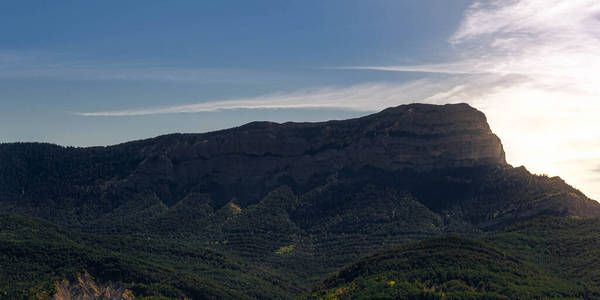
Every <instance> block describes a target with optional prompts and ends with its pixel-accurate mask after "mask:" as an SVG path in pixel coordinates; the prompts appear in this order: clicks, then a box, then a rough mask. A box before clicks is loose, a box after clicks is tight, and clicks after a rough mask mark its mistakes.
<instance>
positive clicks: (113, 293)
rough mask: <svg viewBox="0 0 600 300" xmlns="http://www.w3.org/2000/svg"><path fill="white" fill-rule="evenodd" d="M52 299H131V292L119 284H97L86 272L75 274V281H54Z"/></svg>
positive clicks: (132, 297)
mask: <svg viewBox="0 0 600 300" xmlns="http://www.w3.org/2000/svg"><path fill="white" fill-rule="evenodd" d="M52 299H54V300H133V299H134V296H133V293H132V292H131V291H130V290H128V289H126V288H124V287H123V286H122V285H120V284H116V283H110V282H109V283H107V284H98V283H96V282H95V281H94V279H93V278H92V276H91V275H90V274H89V273H88V272H84V273H82V274H79V275H78V276H77V281H75V282H69V281H68V280H62V281H60V282H57V283H56V293H55V294H54V297H53V298H52Z"/></svg>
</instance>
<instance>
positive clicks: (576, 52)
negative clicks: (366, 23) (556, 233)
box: [354, 0, 600, 199]
mask: <svg viewBox="0 0 600 300" xmlns="http://www.w3.org/2000/svg"><path fill="white" fill-rule="evenodd" d="M449 44H450V45H451V46H452V47H453V48H454V49H455V50H456V52H457V53H458V54H457V56H456V58H455V59H454V61H451V62H446V63H440V64H424V65H416V66H367V67H364V66H363V67H355V68H354V69H368V70H381V71H399V72H428V73H444V74H454V75H455V77H452V78H451V79H452V80H455V81H459V82H460V84H459V85H457V87H460V88H456V87H454V88H453V89H450V90H448V91H447V92H446V93H442V94H441V97H437V98H438V100H442V101H443V100H444V99H449V98H450V99H452V98H459V99H462V100H463V101H465V102H468V103H471V104H472V105H474V106H476V107H478V108H480V109H482V110H484V111H485V112H486V115H487V116H488V119H489V120H490V123H491V125H492V127H493V128H494V129H495V131H496V132H497V133H499V135H500V136H501V137H502V140H503V143H504V145H505V148H507V155H508V157H507V158H508V160H509V161H510V162H512V163H515V164H525V165H527V166H528V167H529V168H530V169H532V170H533V171H535V172H538V173H548V174H554V175H561V176H562V177H565V178H567V180H568V181H569V182H571V183H574V184H575V185H576V186H578V187H580V188H582V189H583V190H584V192H586V193H588V194H589V195H591V196H592V197H594V198H596V199H600V184H599V183H600V182H598V177H597V172H594V171H593V167H592V166H595V165H597V161H598V160H600V146H599V145H598V144H597V143H596V141H597V140H598V137H600V126H598V125H597V116H598V115H600V101H599V96H600V77H598V76H597V74H600V2H598V1H597V0H572V1H562V0H511V1H506V0H502V1H498V0H496V1H489V2H485V3H484V2H475V3H474V4H473V5H471V7H470V8H469V9H468V10H467V11H466V12H465V15H464V18H463V20H462V22H461V24H460V26H459V28H458V30H457V31H456V32H455V33H454V34H453V35H452V36H451V37H450V38H449ZM484 77H487V78H488V81H489V82H491V84H487V85H480V83H481V80H482V79H481V78H484ZM458 78H462V80H461V79H458ZM501 78H505V79H508V80H501ZM509 78H510V79H509ZM494 82H497V83H499V84H498V85H495V84H494ZM478 86H479V87H478ZM473 92H476V93H473ZM429 100H431V98H429Z"/></svg>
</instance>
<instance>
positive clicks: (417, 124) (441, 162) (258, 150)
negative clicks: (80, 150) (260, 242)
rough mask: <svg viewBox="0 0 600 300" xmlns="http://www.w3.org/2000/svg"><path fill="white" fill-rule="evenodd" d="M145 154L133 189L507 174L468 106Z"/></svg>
mask: <svg viewBox="0 0 600 300" xmlns="http://www.w3.org/2000/svg"><path fill="white" fill-rule="evenodd" d="M152 141H153V142H152V143H151V144H148V145H147V146H144V147H143V150H142V152H143V153H146V159H145V160H144V161H143V162H142V163H141V164H140V165H139V166H138V168H137V169H136V170H135V172H134V174H133V176H132V177H130V180H131V181H130V182H129V183H130V184H134V183H135V184H136V188H137V189H147V188H151V187H153V186H154V187H155V186H161V185H162V186H166V185H168V186H178V187H180V188H182V189H185V188H184V186H186V187H187V188H192V187H190V185H194V182H198V181H199V180H201V181H203V182H205V183H214V184H216V185H219V186H224V187H226V186H230V187H231V186H238V187H240V188H241V189H242V190H246V187H256V186H261V185H267V186H276V185H277V184H278V183H282V182H283V183H288V184H289V183H292V184H293V185H303V184H305V183H306V182H308V181H309V180H310V179H311V178H313V177H314V176H315V174H321V173H331V172H335V171H336V170H342V169H351V170H358V169H361V168H363V167H374V168H380V169H383V170H387V171H397V170H402V169H412V170H414V171H418V172H419V171H430V170H432V169H444V168H460V167H477V166H500V167H502V166H507V164H506V161H505V157H504V150H503V148H502V144H501V142H500V140H499V139H498V137H497V136H496V135H494V134H493V133H492V131H491V130H490V128H489V126H488V124H487V122H486V118H485V116H484V114H483V113H481V112H479V111H477V110H475V109H474V108H472V107H470V106H468V105H467V104H451V105H443V106H438V105H426V104H410V105H402V106H398V107H394V108H389V109H386V110H384V111H382V112H380V113H377V114H373V115H370V116H366V117H363V118H357V119H351V120H344V121H329V122H322V123H284V124H277V123H270V122H254V123H250V124H247V125H244V126H241V127H238V128H233V129H228V130H223V131H217V132H211V133H206V134H195V135H170V136H163V137H159V138H157V139H154V140H152Z"/></svg>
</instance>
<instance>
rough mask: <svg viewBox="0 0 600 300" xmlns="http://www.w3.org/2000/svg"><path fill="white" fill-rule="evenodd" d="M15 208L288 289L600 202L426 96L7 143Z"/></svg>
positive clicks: (5, 189)
mask: <svg viewBox="0 0 600 300" xmlns="http://www.w3.org/2000/svg"><path fill="white" fill-rule="evenodd" d="M0 213H6V214H13V215H20V216H24V217H36V218H42V219H45V220H47V221H50V222H52V223H56V224H58V225H60V226H63V227H65V228H68V230H71V231H72V232H84V233H85V234H96V235H102V236H103V237H102V239H104V238H109V239H110V238H115V239H120V237H122V236H129V237H132V238H136V239H138V241H143V240H144V239H146V240H148V239H149V240H148V241H149V242H148V243H153V242H157V243H159V242H160V243H168V244H169V243H176V244H178V245H185V246H186V247H190V248H192V249H197V251H214V252H215V253H220V255H224V256H225V257H228V258H230V259H232V260H235V261H238V262H243V264H245V265H246V266H247V267H243V268H242V269H243V270H244V272H250V273H252V274H254V275H252V276H255V277H257V278H258V279H260V280H262V279H264V278H265V277H264V276H267V275H264V276H263V275H256V274H255V273H253V272H254V271H251V270H250V269H248V268H257V269H254V270H261V272H265V274H268V276H273V277H274V278H280V279H281V280H283V281H285V284H283V285H284V286H285V285H287V286H289V287H290V288H283V287H282V288H281V289H282V293H281V294H277V295H286V296H289V295H299V294H301V293H302V292H303V291H308V290H309V289H310V288H311V287H313V286H314V284H316V283H318V282H319V281H320V280H322V279H323V278H325V277H326V276H327V275H328V274H330V273H331V272H334V271H336V270H339V268H341V267H343V266H345V265H347V264H350V263H352V262H354V261H356V260H357V259H359V258H360V257H363V256H365V255H369V254H372V253H375V252H377V251H380V250H383V249H386V248H389V247H392V246H396V245H400V244H402V243H404V242H407V241H414V240H424V239H428V238H434V237H439V236H443V235H448V234H460V235H463V236H467V237H480V236H482V235H484V234H486V233H487V232H490V231H493V230H498V229H502V228H504V227H506V226H510V225H511V224H515V223H518V222H522V221H527V220H530V219H532V218H535V217H538V216H543V215H552V216H578V217H585V218H589V217H598V216H600V205H599V204H598V203H597V202H595V201H593V200H590V199H588V198H587V197H586V196H585V195H583V194H582V193H581V192H579V191H577V190H576V189H574V188H572V187H571V186H569V185H568V184H566V183H565V182H564V181H562V180H561V179H560V178H558V177H552V178H549V177H546V176H537V175H532V174H530V173H529V172H528V171H527V170H526V169H525V168H524V167H519V168H513V167H512V166H510V165H508V164H507V163H506V161H505V159H504V150H503V149H502V145H501V143H500V140H499V139H498V137H496V136H495V135H494V134H493V133H492V132H491V130H490V128H489V126H488V124H487V122H486V119H485V116H484V115H483V114H482V113H481V112H479V111H477V110H475V109H473V108H472V107H470V106H468V105H466V104H456V105H443V106H436V105H424V104H411V105H404V106H399V107H394V108H389V109H386V110H384V111H382V112H380V113H377V114H373V115H370V116H366V117H363V118H357V119H351V120H344V121H330V122H322V123H284V124H276V123H268V122H256V123H250V124H247V125H244V126H241V127H237V128H232V129H227V130H222V131H217V132H211V133H204V134H174V135H167V136H161V137H157V138H154V139H148V140H142V141H135V142H130V143H125V144H121V145H116V146H110V147H93V148H65V147H60V146H56V145H49V144H36V143H18V144H2V145H0ZM65 230H66V229H65ZM101 244H104V243H101ZM169 245H170V244H169ZM102 247H104V246H102ZM207 249H210V250H207ZM115 251H116V252H117V253H121V252H122V250H121V249H120V248H118V249H116V250H115ZM199 260H200V263H206V264H212V263H211V262H210V261H208V262H202V261H203V259H202V258H200V259H199ZM163 261H168V259H167V258H165V259H163ZM170 263H172V262H168V264H170ZM97 266H98V267H97V271H96V272H102V268H103V267H102V266H103V264H99V265H98V264H97ZM80 267H81V266H80ZM87 271H89V270H87ZM81 272H83V270H82V271H81ZM89 272H90V274H91V275H92V276H99V275H97V274H94V272H92V271H89ZM191 272H192V273H193V274H195V276H199V278H202V279H211V278H212V277H210V276H208V275H206V274H204V273H201V272H200V271H198V270H196V269H194V270H192V271H191ZM532 274H533V273H532ZM232 276H234V277H235V276H237V275H232ZM101 279H102V278H101ZM258 279H257V280H258ZM110 280H113V281H114V280H117V281H118V280H119V278H118V276H116V277H114V278H110ZM121 281H123V282H125V283H127V281H126V280H124V279H123V280H121ZM267 281H269V280H267ZM259 286H265V285H262V284H261V285H259ZM238 292H239V291H238ZM241 293H242V294H245V295H246V294H247V293H248V292H247V291H244V290H242V291H241ZM271 296H273V295H271ZM271 296H265V297H266V298H269V297H271ZM273 297H277V296H273Z"/></svg>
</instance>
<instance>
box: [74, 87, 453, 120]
mask: <svg viewBox="0 0 600 300" xmlns="http://www.w3.org/2000/svg"><path fill="white" fill-rule="evenodd" d="M452 84H454V83H452V82H449V81H443V82H440V81H439V80H433V79H431V80H429V79H427V80H416V81H411V82H407V83H404V84H396V83H369V84H362V85H356V86H350V87H328V88H320V89H309V90H302V91H297V92H293V93H279V94H271V95H263V96H260V97H252V98H241V99H231V100H226V101H206V102H202V103H195V104H187V105H175V106H166V107H153V108H141V109H128V110H116V111H98V112H78V113H75V114H77V115H81V116H105V117H122V116H140V115H156V114H171V113H196V112H212V111H221V110H231V109H298V108H304V109H310V108H333V109H348V110H356V111H375V110H379V109H383V108H386V107H389V106H395V105H399V104H402V103H409V102H414V101H420V100H422V99H425V98H427V97H431V96H432V95H435V94H436V93H442V92H444V91H446V90H448V89H449V88H451V85H452Z"/></svg>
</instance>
